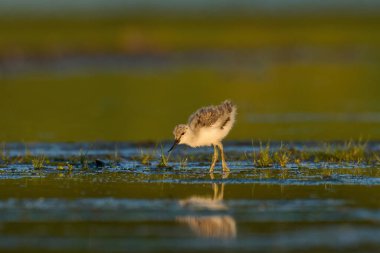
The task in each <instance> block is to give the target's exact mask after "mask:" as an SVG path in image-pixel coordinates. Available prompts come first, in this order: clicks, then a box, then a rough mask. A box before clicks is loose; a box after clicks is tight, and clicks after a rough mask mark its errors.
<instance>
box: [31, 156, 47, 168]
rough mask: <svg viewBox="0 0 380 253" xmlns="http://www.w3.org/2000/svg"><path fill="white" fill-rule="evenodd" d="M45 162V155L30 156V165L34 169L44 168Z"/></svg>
mask: <svg viewBox="0 0 380 253" xmlns="http://www.w3.org/2000/svg"><path fill="white" fill-rule="evenodd" d="M44 164H45V156H44V155H40V156H37V157H34V158H32V165H33V168H34V169H35V170H41V169H43V168H44Z"/></svg>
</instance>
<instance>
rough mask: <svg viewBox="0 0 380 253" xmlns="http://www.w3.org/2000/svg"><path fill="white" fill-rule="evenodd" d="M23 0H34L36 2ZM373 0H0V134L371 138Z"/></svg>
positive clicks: (376, 29)
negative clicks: (196, 124) (190, 132)
mask: <svg viewBox="0 0 380 253" xmlns="http://www.w3.org/2000/svg"><path fill="white" fill-rule="evenodd" d="M32 2H33V3H32ZM379 14H380V4H379V3H377V1H369V0H367V1H363V2H361V1H340V0H334V1H326V2H320V1H296V0H287V1H276V0H271V1H264V0H262V1H228V0H224V1H220V2H218V1H210V0H209V1H170V0H166V1H133V0H127V1H116V0H112V1H105V0H104V1H103V0H96V1H84V0H78V1H71V0H70V1H44V0H35V1H26V0H14V1H10V0H9V1H8V0H1V1H0V96H1V97H0V115H1V120H0V141H95V140H110V141H111V140H115V141H116V140H117V141H129V140H131V141H142V140H153V141H158V140H163V139H168V138H172V134H171V132H172V129H173V127H174V125H175V124H178V123H185V122H186V121H187V118H188V116H189V115H190V114H191V113H192V112H193V111H195V110H196V109H197V108H199V107H200V106H204V105H209V104H217V103H220V102H221V101H223V100H225V99H227V98H229V99H232V100H233V101H234V102H235V103H236V104H237V105H238V107H239V111H238V112H239V114H238V118H237V120H238V121H237V125H236V127H235V128H234V129H233V131H232V132H231V134H230V136H229V139H236V140H238V139H246V140H247V139H248V140H250V139H261V140H268V139H270V140H343V139H349V138H358V137H360V136H361V137H363V138H366V139H367V138H368V139H380V102H379V99H380V15H379Z"/></svg>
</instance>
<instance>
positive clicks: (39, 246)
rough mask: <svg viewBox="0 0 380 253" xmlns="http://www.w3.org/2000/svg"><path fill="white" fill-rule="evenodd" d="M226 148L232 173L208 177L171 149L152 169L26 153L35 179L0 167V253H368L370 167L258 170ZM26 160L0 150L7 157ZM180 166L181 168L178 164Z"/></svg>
mask: <svg viewBox="0 0 380 253" xmlns="http://www.w3.org/2000/svg"><path fill="white" fill-rule="evenodd" d="M115 146H117V156H118V159H117V161H115V160H116V159H115ZM228 146H229V147H228V148H226V150H227V156H228V157H229V158H230V160H229V165H230V167H231V173H230V174H223V173H221V172H220V168H218V169H217V171H216V173H214V174H213V175H210V174H209V173H208V165H209V162H208V159H209V154H211V152H210V150H208V149H198V150H186V149H179V150H177V152H176V153H174V154H173V157H172V158H171V159H169V166H168V167H165V168H159V167H158V166H157V161H156V159H155V158H154V159H152V161H151V165H143V164H141V162H139V161H138V159H137V158H136V156H137V155H139V154H141V152H145V153H149V152H153V151H154V147H152V145H149V144H147V145H140V147H137V146H136V145H132V144H97V145H92V144H91V145H90V144H33V145H29V146H28V150H27V153H28V155H38V154H45V155H46V157H47V159H49V160H50V163H49V164H47V165H46V166H45V167H44V168H43V169H41V170H36V169H33V167H32V166H31V164H29V163H27V162H25V163H23V162H19V163H15V162H14V163H10V164H8V165H4V164H3V165H2V168H1V169H0V235H1V236H0V251H22V250H29V251H30V250H34V251H76V252H85V251H91V252H118V251H123V252H125V251H131V252H144V251H152V252H189V251H194V250H198V251H203V252H206V251H207V252H220V251H222V252H226V251H228V252H231V251H235V252H236V251H242V252H248V251H249V252H253V251H254V252H295V251H297V252H298V251H305V252H306V251H307V252H321V251H342V252H343V251H344V252H374V251H377V250H378V248H379V246H380V240H379V238H380V201H379V200H380V198H379V192H380V167H379V166H378V165H376V164H372V165H371V164H364V163H362V164H354V163H328V162H319V163H315V162H310V161H305V162H303V163H301V164H298V165H297V164H288V165H287V167H286V168H280V167H279V166H276V165H273V166H271V167H269V168H256V167H255V166H253V164H252V162H251V161H249V160H247V159H238V158H237V157H239V156H240V155H241V154H242V153H244V152H248V151H249V150H251V151H252V149H257V147H255V146H249V145H245V144H231V145H228ZM275 146H276V145H274V148H275ZM296 146H297V145H296ZM299 146H300V147H301V146H302V147H303V148H304V149H309V150H313V149H317V148H318V147H317V146H314V145H313V144H308V145H306V144H302V145H301V144H300V145H299ZM378 147H379V145H378V144H376V143H373V144H371V145H370V148H371V149H372V150H378ZM80 150H82V152H84V153H85V154H86V159H88V165H89V168H88V169H82V168H80V166H79V165H78V164H75V162H73V164H74V168H73V170H71V171H69V170H68V169H67V168H66V167H63V169H62V168H61V169H57V168H58V167H57V166H58V165H57V164H58V163H59V161H62V162H66V161H69V160H70V161H73V157H72V156H73V155H74V156H78V154H79V153H80ZM141 150H143V151H141ZM24 152H25V147H23V146H22V145H19V144H9V145H7V152H6V153H7V154H8V155H9V156H10V157H17V156H20V155H21V156H22V155H23V153H24ZM155 155H156V156H157V157H159V155H160V154H159V152H158V153H156V154H155ZM186 155H190V156H189V161H188V162H187V164H186V166H184V165H183V164H181V163H180V162H178V159H182V158H183V157H185V156H186ZM24 156H25V154H24ZM112 156H114V157H113V159H111V157H112ZM191 156H193V158H191ZM98 158H99V159H101V160H102V164H101V166H97V165H96V163H95V162H94V160H95V159H98ZM197 159H198V160H199V161H196V160H197Z"/></svg>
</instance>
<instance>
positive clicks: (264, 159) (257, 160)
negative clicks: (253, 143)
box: [253, 142, 273, 168]
mask: <svg viewBox="0 0 380 253" xmlns="http://www.w3.org/2000/svg"><path fill="white" fill-rule="evenodd" d="M253 163H254V165H255V166H257V167H260V168H264V167H270V166H272V163H273V158H272V157H271V152H270V145H269V142H268V143H267V144H266V146H265V147H263V145H262V143H261V142H260V150H259V153H258V154H256V152H254V153H253Z"/></svg>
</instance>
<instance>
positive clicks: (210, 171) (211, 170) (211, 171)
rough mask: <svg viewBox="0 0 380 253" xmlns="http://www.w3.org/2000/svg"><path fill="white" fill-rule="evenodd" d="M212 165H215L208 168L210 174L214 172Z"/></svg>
mask: <svg viewBox="0 0 380 253" xmlns="http://www.w3.org/2000/svg"><path fill="white" fill-rule="evenodd" d="M214 167H215V165H211V167H210V170H209V173H210V174H212V173H214Z"/></svg>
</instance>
